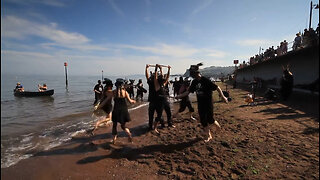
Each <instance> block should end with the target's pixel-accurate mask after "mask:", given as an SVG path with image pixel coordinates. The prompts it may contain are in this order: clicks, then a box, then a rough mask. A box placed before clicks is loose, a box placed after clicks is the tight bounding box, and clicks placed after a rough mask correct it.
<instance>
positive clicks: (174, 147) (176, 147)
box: [77, 138, 201, 164]
mask: <svg viewBox="0 0 320 180" xmlns="http://www.w3.org/2000/svg"><path fill="white" fill-rule="evenodd" d="M200 140H201V138H196V139H194V140H191V141H188V142H181V143H177V144H168V145H165V144H156V145H150V146H144V147H140V148H133V147H130V146H123V147H120V148H119V149H114V150H112V151H111V153H110V154H108V155H103V156H91V157H87V158H84V159H81V160H79V161H78V162H77V163H78V164H87V163H93V162H97V161H100V160H102V159H106V158H113V159H122V158H126V159H128V160H137V159H141V158H143V159H148V158H152V157H153V156H152V154H153V153H155V152H161V153H173V152H175V151H181V150H183V149H185V148H187V147H190V146H193V144H194V143H196V142H199V141H200ZM106 148H107V149H112V148H113V147H112V145H111V144H108V145H107V147H106Z"/></svg>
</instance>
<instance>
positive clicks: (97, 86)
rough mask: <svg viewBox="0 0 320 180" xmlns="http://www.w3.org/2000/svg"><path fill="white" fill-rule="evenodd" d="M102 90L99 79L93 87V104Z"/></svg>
mask: <svg viewBox="0 0 320 180" xmlns="http://www.w3.org/2000/svg"><path fill="white" fill-rule="evenodd" d="M102 90H103V86H102V84H101V80H98V84H96V85H95V86H94V88H93V91H94V102H93V105H95V104H96V103H97V102H98V101H99V100H100V99H101V97H102Z"/></svg>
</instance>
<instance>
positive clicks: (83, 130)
mask: <svg viewBox="0 0 320 180" xmlns="http://www.w3.org/2000/svg"><path fill="white" fill-rule="evenodd" d="M85 132H86V130H85V129H81V130H79V131H76V132H74V133H72V134H71V137H74V136H76V135H78V134H81V133H85Z"/></svg>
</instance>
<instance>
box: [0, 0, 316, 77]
mask: <svg viewBox="0 0 320 180" xmlns="http://www.w3.org/2000/svg"><path fill="white" fill-rule="evenodd" d="M310 2H311V1H308V0H267V1H266V0H90V1H89V0H1V73H10V72H11V73H17V74H57V75H58V74H62V75H63V74H64V66H63V63H64V62H68V64H69V66H68V71H69V74H71V75H100V74H101V71H102V70H103V71H104V75H105V76H106V75H132V74H144V68H145V64H147V63H148V64H155V63H159V64H166V65H167V64H169V65H171V66H172V73H173V74H175V73H184V71H185V70H186V69H187V68H189V66H190V64H196V63H198V62H204V65H205V66H204V67H208V66H212V65H214V66H231V65H233V60H234V59H239V60H240V61H243V60H246V61H247V60H248V58H249V57H251V56H253V55H255V54H257V53H258V52H259V47H260V46H261V47H262V48H268V47H270V46H275V47H276V46H278V45H279V43H280V42H281V41H283V40H287V41H288V42H291V41H293V39H294V37H295V34H296V33H297V32H299V31H303V29H304V28H306V27H308V24H309V12H310ZM313 3H314V4H318V3H319V0H316V1H313ZM312 14H313V16H312V18H313V21H312V27H313V28H316V26H317V24H318V23H319V9H313V13H312ZM289 46H290V47H291V46H292V44H289ZM290 47H289V48H290Z"/></svg>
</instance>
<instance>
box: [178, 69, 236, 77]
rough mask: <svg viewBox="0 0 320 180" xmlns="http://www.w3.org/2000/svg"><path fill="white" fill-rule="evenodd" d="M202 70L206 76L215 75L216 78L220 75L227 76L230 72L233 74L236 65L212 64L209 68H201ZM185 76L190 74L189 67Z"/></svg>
mask: <svg viewBox="0 0 320 180" xmlns="http://www.w3.org/2000/svg"><path fill="white" fill-rule="evenodd" d="M200 72H201V74H202V75H203V76H205V77H214V78H220V77H226V76H227V75H228V74H232V73H233V72H234V66H227V67H222V66H210V67H207V68H203V69H200ZM183 76H184V77H187V76H189V69H187V70H186V72H185V73H184V74H183Z"/></svg>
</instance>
